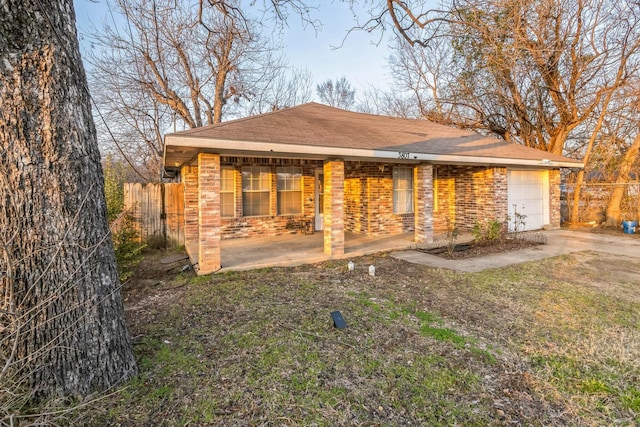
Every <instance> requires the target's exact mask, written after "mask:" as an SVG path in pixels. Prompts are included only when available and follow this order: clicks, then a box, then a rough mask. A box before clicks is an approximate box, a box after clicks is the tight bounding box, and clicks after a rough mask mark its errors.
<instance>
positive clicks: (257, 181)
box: [242, 166, 271, 216]
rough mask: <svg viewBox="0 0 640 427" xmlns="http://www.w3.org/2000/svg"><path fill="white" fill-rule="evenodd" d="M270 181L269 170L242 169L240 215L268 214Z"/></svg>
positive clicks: (251, 167)
mask: <svg viewBox="0 0 640 427" xmlns="http://www.w3.org/2000/svg"><path fill="white" fill-rule="evenodd" d="M270 187H271V181H270V179H269V168H268V167H265V166H244V167H243V168H242V215H243V216H261V215H269V214H270V204H271V203H270V195H271V188H270Z"/></svg>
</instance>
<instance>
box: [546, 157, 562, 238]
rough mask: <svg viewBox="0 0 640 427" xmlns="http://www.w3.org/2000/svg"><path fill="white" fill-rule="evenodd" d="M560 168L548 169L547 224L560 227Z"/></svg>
mask: <svg viewBox="0 0 640 427" xmlns="http://www.w3.org/2000/svg"><path fill="white" fill-rule="evenodd" d="M560 221H561V212H560V169H551V170H550V171H549V224H550V225H551V227H553V228H560Z"/></svg>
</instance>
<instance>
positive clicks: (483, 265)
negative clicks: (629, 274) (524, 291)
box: [391, 230, 640, 273]
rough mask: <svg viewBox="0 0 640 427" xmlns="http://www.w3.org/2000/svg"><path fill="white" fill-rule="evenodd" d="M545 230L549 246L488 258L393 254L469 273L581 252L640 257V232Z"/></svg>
mask: <svg viewBox="0 0 640 427" xmlns="http://www.w3.org/2000/svg"><path fill="white" fill-rule="evenodd" d="M542 233H544V234H545V235H546V236H547V244H546V245H538V246H535V247H532V248H527V249H521V250H518V251H511V252H504V253H501V254H492V255H489V256H485V257H478V258H471V259H461V260H447V259H444V258H440V257H438V256H435V255H429V254H426V253H423V252H419V251H415V250H406V251H398V252H393V253H391V256H392V257H394V258H397V259H402V260H405V261H408V262H412V263H415V264H420V265H425V266H428V267H439V268H446V269H449V270H454V271H460V272H465V273H475V272H479V271H482V270H486V269H490V268H499V267H506V266H509V265H512V264H519V263H522V262H528V261H535V260H539V259H544V258H550V257H554V256H558V255H563V254H569V253H572V252H581V251H596V252H606V253H610V254H614V255H624V256H629V257H635V258H640V235H635V234H620V235H608V234H595V233H587V232H581V231H572V230H551V231H542Z"/></svg>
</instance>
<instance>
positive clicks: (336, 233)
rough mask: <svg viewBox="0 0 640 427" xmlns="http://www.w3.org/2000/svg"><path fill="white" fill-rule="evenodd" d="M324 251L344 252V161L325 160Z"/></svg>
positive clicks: (332, 253)
mask: <svg viewBox="0 0 640 427" xmlns="http://www.w3.org/2000/svg"><path fill="white" fill-rule="evenodd" d="M324 253H325V254H327V255H329V256H340V255H342V254H344V162H343V161H341V160H328V161H325V162H324Z"/></svg>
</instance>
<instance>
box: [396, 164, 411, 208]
mask: <svg viewBox="0 0 640 427" xmlns="http://www.w3.org/2000/svg"><path fill="white" fill-rule="evenodd" d="M411 212H413V169H412V168H410V167H395V168H393V213H398V214H400V213H411Z"/></svg>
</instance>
